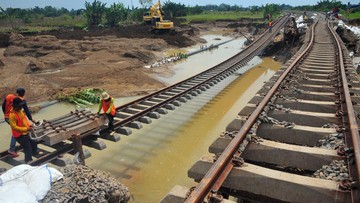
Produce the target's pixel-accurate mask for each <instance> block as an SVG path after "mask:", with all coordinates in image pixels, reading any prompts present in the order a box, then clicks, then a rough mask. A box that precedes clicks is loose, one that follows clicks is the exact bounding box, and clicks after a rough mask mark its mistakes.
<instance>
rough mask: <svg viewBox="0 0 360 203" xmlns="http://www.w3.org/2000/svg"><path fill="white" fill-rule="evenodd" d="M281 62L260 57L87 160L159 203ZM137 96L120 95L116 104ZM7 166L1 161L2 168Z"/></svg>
mask: <svg viewBox="0 0 360 203" xmlns="http://www.w3.org/2000/svg"><path fill="white" fill-rule="evenodd" d="M215 37H219V36H216V35H210V36H205V37H204V38H206V39H207V40H208V43H210V44H211V43H213V42H211V40H212V39H214V38H215ZM220 38H221V39H222V40H228V39H227V38H226V37H222V36H220ZM220 42H221V41H220ZM216 43H219V41H217V42H216ZM242 44H243V39H237V40H234V41H231V42H229V43H228V44H225V45H222V46H220V47H219V48H218V49H214V50H212V51H206V52H204V53H201V54H197V55H194V56H192V57H190V58H188V59H187V60H186V61H184V62H182V63H178V64H177V65H175V66H174V68H173V69H174V71H175V74H174V75H173V76H171V77H168V78H160V77H159V79H160V80H162V81H164V82H166V83H168V84H173V83H176V82H178V81H180V80H183V79H185V78H187V77H190V76H192V75H194V74H197V73H199V72H202V71H204V70H205V69H207V68H209V67H212V66H214V65H216V64H218V63H219V62H221V61H223V60H224V59H226V58H229V57H230V56H232V55H234V54H236V53H238V52H239V51H240V48H241V47H242ZM197 47H198V46H197ZM194 48H196V47H191V48H190V49H189V50H191V49H194ZM280 67H281V64H280V63H278V62H275V61H273V60H272V59H271V58H263V59H260V58H258V57H256V58H255V59H253V60H252V61H251V62H249V64H248V66H247V67H245V68H243V69H242V70H240V71H239V72H238V73H239V74H234V75H233V76H230V77H228V78H226V79H225V80H223V81H221V82H220V83H218V84H217V85H216V86H214V87H212V88H211V89H209V90H207V91H206V92H203V93H202V94H200V95H199V96H197V97H194V98H193V99H192V100H189V101H188V102H187V103H184V104H183V105H182V107H180V108H177V109H176V110H175V111H169V113H168V114H167V115H165V116H162V117H161V118H160V119H158V120H153V123H152V124H151V125H146V124H144V125H143V126H144V127H143V128H142V129H141V130H135V129H133V130H132V131H133V134H131V135H130V136H121V140H120V141H119V142H117V143H113V142H110V141H105V143H106V144H107V149H105V150H103V151H97V150H95V149H92V148H89V151H90V152H91V153H92V157H91V158H90V159H87V160H86V164H87V165H89V166H91V167H93V168H96V169H100V170H104V171H107V172H110V173H111V174H112V176H114V177H116V178H118V179H119V180H120V182H122V183H123V184H125V185H126V186H128V187H129V189H130V192H131V193H132V195H133V196H134V201H133V202H138V203H140V202H141V203H147V202H149V203H152V202H159V201H160V200H161V198H163V197H164V196H165V195H166V193H167V192H169V191H170V190H171V188H172V187H173V186H174V185H176V184H177V185H182V186H188V187H191V186H193V185H194V182H193V180H191V179H189V178H187V170H188V169H189V168H190V167H191V165H192V164H194V163H195V162H196V161H197V160H198V159H199V158H200V157H201V156H202V155H205V154H207V153H208V152H207V149H208V147H209V145H210V144H211V143H212V142H213V141H214V140H215V139H216V138H217V137H218V136H219V135H220V134H221V132H223V131H224V129H225V127H226V125H227V124H228V123H230V122H231V121H232V120H233V119H234V118H235V117H236V115H237V113H238V112H239V111H240V110H241V109H242V108H243V107H244V106H245V105H246V103H247V102H248V101H249V100H250V99H251V98H252V97H253V96H254V95H255V93H256V92H257V90H259V89H260V88H261V86H262V85H263V83H264V82H265V81H267V80H268V79H269V78H270V77H271V76H272V75H273V74H274V73H275V72H276V71H277V70H278V69H279V68H280ZM249 69H250V70H249ZM245 70H248V71H246V72H245ZM239 75H240V76H239ZM136 98H138V97H132V98H120V99H117V100H116V104H117V105H121V104H124V103H126V102H129V101H131V100H134V99H136ZM92 108H93V110H94V109H96V107H92ZM73 109H75V106H73V105H69V104H65V103H59V104H56V105H53V106H51V107H48V108H45V109H43V110H41V111H40V112H39V113H37V114H35V115H34V117H35V118H36V119H40V118H41V119H49V118H53V117H57V116H60V115H63V114H65V113H67V112H69V111H70V110H73ZM0 116H2V115H0ZM8 128H9V127H8V125H7V124H4V123H3V124H0V133H1V136H0V150H5V149H6V148H7V147H8V143H9V138H8V137H9V136H10V130H9V129H8ZM8 135H9V136H8ZM3 165H4V163H2V162H0V167H4V166H3ZM5 167H9V166H6V165H5Z"/></svg>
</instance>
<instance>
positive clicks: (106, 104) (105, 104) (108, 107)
mask: <svg viewBox="0 0 360 203" xmlns="http://www.w3.org/2000/svg"><path fill="white" fill-rule="evenodd" d="M101 109H102V110H103V111H104V113H105V114H106V116H107V118H108V120H109V123H108V127H109V130H110V131H111V133H113V131H114V125H113V123H114V117H115V114H116V108H115V105H114V98H112V97H110V95H109V94H108V93H107V92H103V93H102V94H101V101H100V104H99V109H98V112H97V113H98V114H100V111H101Z"/></svg>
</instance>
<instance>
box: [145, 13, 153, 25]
mask: <svg viewBox="0 0 360 203" xmlns="http://www.w3.org/2000/svg"><path fill="white" fill-rule="evenodd" d="M151 19H152V17H151V13H150V11H148V12H145V13H144V14H143V21H144V22H145V23H146V24H147V25H150V24H151Z"/></svg>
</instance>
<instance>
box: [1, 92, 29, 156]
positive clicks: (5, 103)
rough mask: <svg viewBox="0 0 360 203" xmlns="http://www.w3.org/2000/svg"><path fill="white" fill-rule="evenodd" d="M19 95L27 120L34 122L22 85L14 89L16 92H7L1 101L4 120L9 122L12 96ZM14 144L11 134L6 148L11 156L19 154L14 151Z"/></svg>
mask: <svg viewBox="0 0 360 203" xmlns="http://www.w3.org/2000/svg"><path fill="white" fill-rule="evenodd" d="M16 97H19V98H20V99H21V100H22V101H23V102H24V104H23V109H24V111H25V114H26V116H27V117H28V119H29V120H31V121H32V122H34V123H35V121H34V120H33V118H32V116H31V113H30V110H29V107H28V106H27V103H26V100H25V89H24V88H22V87H19V88H17V89H16V94H8V95H7V96H6V97H5V99H4V101H3V103H2V111H3V113H4V118H5V121H6V122H7V123H8V124H10V123H9V115H10V111H11V109H12V108H13V106H12V103H13V100H14V98H16ZM15 145H16V140H15V138H14V137H13V136H11V141H10V148H9V150H8V153H9V154H11V155H12V156H15V157H17V156H19V155H18V154H17V153H16V151H15Z"/></svg>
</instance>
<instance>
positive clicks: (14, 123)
mask: <svg viewBox="0 0 360 203" xmlns="http://www.w3.org/2000/svg"><path fill="white" fill-rule="evenodd" d="M12 106H13V108H12V109H11V110H10V114H9V123H10V126H11V131H12V136H13V137H14V138H15V140H16V141H17V142H18V143H19V144H20V146H21V147H22V148H24V153H25V163H29V162H30V161H32V156H33V155H37V154H38V151H37V143H36V142H35V141H33V140H32V139H30V136H29V132H30V130H31V128H32V125H31V124H30V122H29V120H28V119H27V117H26V115H25V113H24V111H23V106H24V101H23V100H22V99H21V98H19V97H16V98H14V99H13V103H12Z"/></svg>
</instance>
